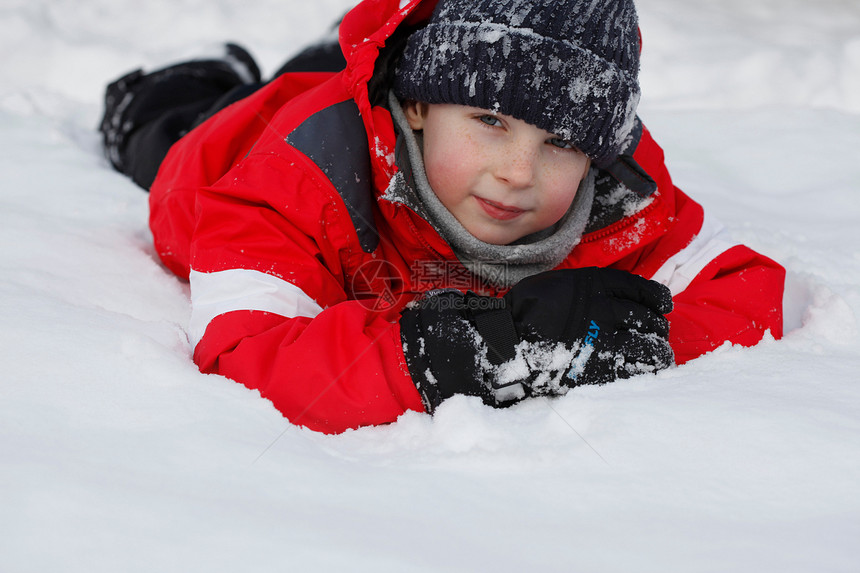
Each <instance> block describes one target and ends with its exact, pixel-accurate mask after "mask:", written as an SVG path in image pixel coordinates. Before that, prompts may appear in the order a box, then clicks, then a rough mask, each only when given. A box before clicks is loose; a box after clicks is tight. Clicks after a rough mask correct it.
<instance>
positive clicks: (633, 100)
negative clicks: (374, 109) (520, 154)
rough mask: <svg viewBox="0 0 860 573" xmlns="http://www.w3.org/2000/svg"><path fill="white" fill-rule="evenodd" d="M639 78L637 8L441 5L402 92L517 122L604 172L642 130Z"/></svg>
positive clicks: (553, 3)
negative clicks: (637, 125)
mask: <svg viewBox="0 0 860 573" xmlns="http://www.w3.org/2000/svg"><path fill="white" fill-rule="evenodd" d="M638 72H639V31H638V20H637V16H636V10H635V8H634V6H633V1H632V0H440V1H439V4H438V5H437V6H436V8H435V10H434V12H433V15H432V17H431V18H430V21H429V23H428V24H427V25H426V26H425V27H424V28H421V29H419V30H417V31H416V32H414V33H413V34H412V35H411V36H410V37H409V40H408V41H407V44H406V48H405V50H404V52H403V56H402V58H401V60H400V63H399V65H398V68H397V71H396V77H395V82H394V92H395V94H396V95H397V97H398V98H400V99H401V100H405V99H412V100H417V101H422V102H426V103H454V104H461V105H467V106H472V107H478V108H482V109H487V110H491V111H495V112H498V113H502V114H505V115H510V116H513V117H516V118H518V119H521V120H523V121H526V122H528V123H530V124H532V125H535V126H537V127H539V128H541V129H544V130H546V131H548V132H550V133H554V134H556V135H558V136H560V137H561V138H563V139H565V140H568V141H570V142H571V143H573V144H574V145H576V146H577V147H578V148H579V149H580V150H581V151H582V152H583V153H585V154H586V155H588V156H589V157H591V158H592V159H593V160H594V161H595V163H597V164H598V165H604V164H607V163H609V162H611V160H612V159H614V158H615V157H616V156H617V155H618V153H619V151H620V149H621V148H622V147H623V144H624V141H625V139H626V138H627V136H628V135H629V133H630V131H631V129H632V127H633V123H634V119H635V116H636V106H637V105H638V103H639V82H638Z"/></svg>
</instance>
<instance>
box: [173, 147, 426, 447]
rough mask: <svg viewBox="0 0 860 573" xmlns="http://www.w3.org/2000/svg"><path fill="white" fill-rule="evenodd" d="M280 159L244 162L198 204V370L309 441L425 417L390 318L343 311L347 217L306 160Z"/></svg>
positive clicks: (194, 331) (346, 307) (364, 308)
mask: <svg viewBox="0 0 860 573" xmlns="http://www.w3.org/2000/svg"><path fill="white" fill-rule="evenodd" d="M287 153H289V150H285V151H284V154H283V155H262V154H260V155H252V156H250V157H248V158H246V159H245V160H244V161H243V162H242V163H240V164H239V165H238V166H237V167H236V168H234V169H233V170H232V171H231V172H230V173H228V175H227V176H225V177H224V178H222V180H221V181H219V182H218V183H217V184H216V185H214V186H212V187H210V188H207V189H204V190H202V191H201V192H200V193H199V195H198V201H197V217H196V219H197V226H196V228H195V232H194V236H193V239H192V245H191V257H192V263H191V267H192V270H191V277H190V280H191V292H192V325H191V329H190V331H191V337H192V339H194V340H193V341H192V342H196V345H195V350H194V360H195V362H196V363H197V364H198V366H199V367H200V369H201V370H202V371H204V372H211V373H217V374H221V375H224V376H227V377H229V378H231V379H233V380H236V381H238V382H241V383H242V384H244V385H245V386H247V387H248V388H252V389H257V390H259V391H260V393H261V394H262V396H263V397H265V398H268V399H269V400H271V401H272V403H273V404H274V405H275V407H276V408H277V409H278V410H279V411H281V412H282V413H283V414H284V416H285V417H287V418H288V419H289V420H290V421H291V422H293V423H295V424H300V425H303V426H307V427H308V428H310V429H312V430H316V431H322V432H328V433H334V432H342V431H344V430H347V429H350V428H357V427H359V426H364V425H377V424H383V423H387V422H392V421H394V420H395V419H397V417H398V416H400V415H401V414H402V413H404V412H405V411H407V410H417V411H423V410H424V408H423V405H422V402H421V398H420V395H419V394H418V391H417V390H416V389H415V386H414V384H413V383H412V379H411V377H410V376H409V372H408V369H407V368H406V364H405V359H404V357H403V350H402V345H401V342H400V329H399V323H398V322H397V319H398V318H399V314H395V315H392V314H391V313H390V312H389V313H385V312H380V311H377V310H374V309H373V308H370V305H368V304H367V302H366V301H362V302H358V301H355V300H349V297H348V294H347V288H346V287H345V285H344V276H346V275H347V272H346V266H347V265H348V264H349V260H350V257H351V256H352V253H353V252H354V250H355V249H356V248H357V239H356V238H355V235H354V233H355V231H354V226H353V225H352V223H351V222H350V220H349V216H348V214H347V212H346V209H344V208H343V206H342V203H339V202H338V201H339V196H338V195H337V194H336V192H334V190H333V189H330V188H327V187H326V185H327V184H328V182H327V180H326V179H325V178H324V176H322V175H320V174H318V173H315V172H314V169H315V167H314V166H313V165H312V164H310V162H309V161H308V160H307V159H306V158H305V157H304V156H303V155H301V154H299V153H297V152H296V153H293V154H292V155H289V156H287V155H286V154H287ZM359 248H360V247H359Z"/></svg>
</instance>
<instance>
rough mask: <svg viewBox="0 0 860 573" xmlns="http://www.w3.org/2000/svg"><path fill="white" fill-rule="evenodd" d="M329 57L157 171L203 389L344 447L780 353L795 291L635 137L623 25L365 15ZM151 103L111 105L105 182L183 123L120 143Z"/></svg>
mask: <svg viewBox="0 0 860 573" xmlns="http://www.w3.org/2000/svg"><path fill="white" fill-rule="evenodd" d="M339 33H340V46H341V47H342V48H343V53H344V56H345V68H344V69H343V70H342V71H340V72H337V73H334V72H289V73H285V74H282V75H279V76H278V77H276V78H275V79H274V80H272V81H271V82H269V83H268V84H267V85H265V86H263V87H261V88H260V89H257V90H256V91H254V92H253V93H252V94H251V95H247V96H246V97H244V98H243V99H241V100H240V101H238V102H237V103H234V104H233V105H231V106H229V107H227V108H226V109H223V111H221V112H219V113H217V114H215V115H214V116H213V117H211V118H209V119H208V120H206V121H205V122H203V123H202V124H201V125H199V126H198V127H196V128H195V129H193V130H192V131H191V132H190V133H188V134H187V135H184V136H182V138H181V139H179V142H178V143H176V144H175V145H173V146H172V147H171V148H170V152H169V153H168V155H167V157H166V158H165V159H164V161H163V162H161V161H160V158H159V159H158V163H159V164H160V169H159V171H158V175H157V177H156V178H155V181H154V183H153V184H152V187H151V195H150V206H151V217H150V226H151V228H152V231H153V235H154V239H155V243H156V249H157V251H158V253H159V256H160V257H161V258H162V260H163V261H164V263H165V264H166V265H167V266H168V267H169V268H171V269H172V270H173V271H174V272H175V273H176V274H177V275H179V276H181V277H188V278H189V280H190V282H191V297H192V301H191V303H192V317H191V325H190V328H189V336H190V338H191V342H192V344H193V347H194V360H195V362H196V363H197V364H198V365H199V367H200V369H201V370H202V371H204V372H211V373H218V374H222V375H225V376H227V377H230V378H233V379H235V380H237V381H240V382H242V383H243V384H245V385H246V386H248V387H250V388H256V389H259V390H260V392H261V394H262V395H263V396H264V397H266V398H268V399H270V400H271V401H272V402H273V403H274V404H275V406H276V407H277V408H278V409H279V410H280V411H281V412H282V413H283V414H284V415H285V416H286V417H287V418H288V419H290V420H291V421H292V422H293V423H296V424H301V425H304V426H307V427H309V428H311V429H314V430H318V431H324V432H340V431H343V430H345V429H348V428H355V427H358V426H362V425H371V424H382V423H387V422H391V421H393V420H395V419H396V418H397V417H398V416H399V415H400V414H402V413H403V412H404V411H406V410H410V409H412V410H418V411H428V412H431V413H432V411H433V410H434V409H435V408H436V407H437V406H438V405H439V403H440V402H442V401H443V400H445V399H446V398H448V397H450V396H453V395H455V394H466V395H473V396H479V397H481V399H483V400H484V402H486V403H487V404H490V405H493V406H506V405H509V404H513V403H516V402H517V401H519V400H522V399H525V398H528V397H529V396H536V395H557V394H563V393H564V392H566V391H567V390H568V389H569V388H570V387H573V386H576V385H580V384H598V383H604V382H609V381H612V380H615V379H617V378H626V377H629V376H633V375H636V374H640V373H644V372H655V371H657V370H660V369H663V368H666V367H669V366H670V365H672V364H673V363H682V362H685V361H687V360H690V359H691V358H694V357H696V356H699V355H701V354H703V353H705V352H708V351H710V350H712V349H714V348H716V347H717V346H719V345H721V344H722V343H724V342H726V341H730V342H732V343H739V344H747V345H751V344H755V343H756V342H758V341H759V340H760V339H761V337H762V336H763V334H764V333H765V332H766V331H770V332H771V334H772V335H773V336H775V337H779V336H781V328H782V317H781V306H782V305H781V300H782V285H783V280H784V271H783V269H782V268H781V267H780V266H779V265H778V264H776V263H774V262H773V261H771V260H769V259H767V258H765V257H763V256H761V255H759V254H757V253H754V252H753V251H751V250H750V249H748V248H746V247H744V246H741V245H736V244H733V243H730V242H728V241H727V240H726V239H725V238H723V235H722V234H721V233H720V231H719V226H718V225H717V224H715V223H714V222H713V221H711V220H710V219H709V218H708V217H706V216H705V215H704V213H703V211H702V209H701V207H700V206H699V205H697V204H696V203H694V202H693V201H691V200H690V199H689V198H688V197H687V196H686V195H684V194H683V193H682V192H681V191H680V190H678V189H677V188H675V187H674V185H673V184H672V181H671V178H670V177H669V174H668V173H667V171H666V169H665V166H664V165H663V160H662V151H661V150H660V148H659V147H657V145H656V143H655V142H654V140H653V139H652V138H651V136H650V134H649V132H648V131H647V129H645V128H644V126H643V125H642V123H641V122H640V121H639V119H638V118H637V116H636V106H637V103H638V100H639V85H638V79H637V75H638V65H639V36H638V26H637V18H636V13H635V10H634V7H633V5H632V2H631V1H630V0H620V1H619V0H589V1H585V0H474V1H472V0H440V1H439V3H438V5H437V4H436V2H434V1H433V0H415V1H413V2H411V3H409V4H408V5H405V6H403V7H401V6H400V5H399V2H398V1H397V0H365V1H364V2H362V3H361V4H359V5H358V6H357V7H356V8H355V9H354V10H352V11H351V12H350V13H349V14H347V15H346V16H345V17H344V19H343V21H342V23H341V25H340V29H339ZM231 49H232V53H231V56H230V57H229V58H227V59H225V60H224V62H225V63H226V64H229V65H230V67H231V69H233V70H234V72H235V70H237V69H240V70H244V71H245V72H247V71H248V70H251V69H252V67H251V63H252V61H251V62H250V63H249V57H247V54H244V53H243V52H240V51H237V50H236V48H235V47H233V48H231ZM210 65H215V67H217V62H216V63H215V64H211V63H210ZM178 69H179V70H180V72H181V69H182V68H178ZM224 69H226V68H224ZM174 72H176V69H174ZM174 72H171V73H168V74H164V73H163V72H162V77H163V76H168V77H173V78H174V79H175V75H176V74H175V73H174ZM177 73H178V72H177ZM195 74H196V75H197V76H199V74H197V72H195V73H193V74H190V75H192V76H194V75H195ZM238 75H242V74H238V72H236V73H234V76H238ZM244 75H246V76H247V75H249V74H247V73H246V74H244ZM250 76H252V77H251V80H252V81H254V80H258V79H259V77H258V76H259V74H256V77H253V76H254V74H253V73H251V74H250ZM152 77H155V74H153V76H152ZM198 79H199V78H198ZM121 81H122V80H121ZM234 83H235V84H236V86H237V87H235V88H234V87H233V86H226V87H222V90H223V93H224V94H226V95H222V96H220V97H221V98H222V99H223V98H227V99H228V100H231V99H235V95H234V94H233V92H230V93H228V92H229V91H230V89H235V90H242V89H245V90H248V91H253V90H254V89H256V87H257V86H256V85H254V84H248V83H242V82H241V81H237V82H234ZM249 85H251V86H252V88H251V89H250V90H249V89H248V86H249ZM136 86H138V87H136ZM140 86H142V87H140ZM147 86H148V87H147ZM153 86H156V87H157V82H155V81H154V80H150V81H149V83H147V81H146V79H145V78H144V79H143V80H141V79H140V78H138V77H134V78H130V79H128V80H127V81H126V82H125V84H124V85H117V84H114V85H112V86H111V88H109V91H108V99H109V100H112V101H113V102H114V105H110V102H109V105H108V110H107V112H106V115H105V123H104V124H103V125H105V126H108V128H107V129H103V131H104V132H105V134H106V143H107V149H108V151H109V155H110V156H111V157H112V158H113V160H114V163H115V164H118V165H119V166H123V165H127V164H128V161H129V160H130V157H131V156H132V155H134V152H133V151H129V149H134V148H135V145H132V144H131V143H129V142H132V141H144V140H147V139H148V138H141V137H138V138H137V140H136V139H135V137H134V135H135V134H134V131H135V130H137V134H138V135H140V134H141V133H144V132H145V130H146V129H147V127H145V126H152V125H154V124H155V123H157V122H159V121H161V122H162V123H163V117H168V116H170V117H175V114H174V115H173V116H172V115H171V113H172V112H171V113H166V114H163V116H159V117H158V118H157V119H152V118H149V119H147V120H146V121H142V120H138V121H134V117H133V116H134V115H135V114H134V113H131V111H130V110H134V109H136V108H137V109H140V108H141V107H145V106H142V105H138V106H137V107H136V106H135V99H137V101H138V102H141V101H144V100H145V99H146V98H144V97H142V96H141V93H143V92H145V91H147V90H148V91H150V92H153V91H157V90H156V89H155V88H154V87H153ZM135 90H137V93H135ZM242 95H245V94H242ZM217 100H218V98H214V97H212V96H210V99H209V100H207V101H205V102H203V103H199V104H197V107H196V108H195V111H194V113H200V111H202V110H203V109H206V107H212V106H214V107H215V108H219V107H221V105H222V104H221V103H220V102H218V101H217ZM117 101H120V102H124V105H122V106H119V107H120V108H121V109H120V110H119V111H117V110H116V109H115V108H116V107H117V106H116V104H115V102H117ZM200 101H201V102H202V101H203V98H200ZM150 115H153V114H150ZM154 115H157V114H154ZM184 117H185V118H186V119H185V121H186V122H187V123H190V122H188V121H187V118H188V117H189V116H188V114H186V115H185V116H184ZM110 126H113V127H114V128H116V127H117V126H123V129H119V130H117V129H110ZM139 126H144V127H139ZM125 128H128V129H125ZM164 131H165V130H162V132H164ZM174 133H175V134H176V136H177V137H178V136H180V135H182V130H178V131H177V130H174ZM111 134H112V137H108V136H109V135H111ZM150 140H151V139H150ZM140 147H141V146H140V145H139V144H138V145H137V146H136V148H140ZM126 172H128V170H126ZM649 279H650V280H649ZM673 303H674V310H673ZM667 318H668V320H667ZM670 323H671V329H670V328H669V324H670Z"/></svg>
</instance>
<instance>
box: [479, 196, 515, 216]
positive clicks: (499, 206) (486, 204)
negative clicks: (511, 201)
mask: <svg viewBox="0 0 860 573" xmlns="http://www.w3.org/2000/svg"><path fill="white" fill-rule="evenodd" d="M476 199H477V200H478V204H479V205H480V206H481V207H483V209H484V212H486V213H487V215H489V216H490V217H492V218H493V219H498V220H500V221H509V220H511V219H515V218H517V217H519V216H520V215H522V214H523V213H525V212H526V211H525V209H519V208H517V207H512V206H511V205H505V204H504V203H497V202H496V201H490V200H489V199H482V198H480V197H476Z"/></svg>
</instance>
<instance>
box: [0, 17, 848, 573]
mask: <svg viewBox="0 0 860 573" xmlns="http://www.w3.org/2000/svg"><path fill="white" fill-rule="evenodd" d="M348 5H349V2H348V1H347V0H316V1H315V2H299V1H297V0H294V1H292V2H284V1H283V0H277V1H276V0H254V2H251V3H248V2H240V1H239V0H207V1H205V2H204V1H202V0H147V1H146V2H134V3H133V2H132V1H131V0H3V2H2V5H0V53H2V54H3V58H2V61H0V69H2V78H3V80H2V83H0V173H2V178H0V185H2V187H0V237H2V241H0V268H2V271H1V272H2V275H0V305H2V307H0V308H2V310H0V320H2V322H0V364H2V366H0V368H2V386H0V413H2V415H0V571H2V572H4V573H9V572H12V573H22V572H45V571H86V572H102V571H111V572H115V571H123V572H135V571H146V572H153V571H170V572H173V571H177V572H179V571H182V572H184V571H255V572H256V571H304V570H322V571H398V572H400V571H442V570H444V571H527V570H528V571H583V572H603V571H625V572H631V571H637V572H638V571H661V572H663V571H685V572H686V571H750V572H757V573H759V572H763V571H779V572H781V573H787V572H795V571H809V572H812V571H814V572H821V571H845V572H847V571H858V570H860V543H858V540H860V374H858V373H860V336H858V324H857V317H858V315H860V230H858V229H860V226H858V221H860V194H858V192H860V158H858V149H860V4H858V3H857V2H856V0H709V1H708V2H689V1H687V0H641V1H640V2H639V7H640V13H641V24H642V29H643V34H644V40H645V42H644V44H645V47H644V53H643V64H642V65H643V72H642V84H643V101H642V106H641V108H640V110H641V115H642V116H643V118H644V121H645V123H646V124H647V125H648V126H649V127H650V128H651V130H652V132H653V133H654V134H655V137H656V138H657V139H658V141H660V142H661V144H662V146H663V147H664V148H665V150H666V152H667V157H668V162H669V166H670V168H671V170H672V172H673V175H674V177H675V179H676V182H677V184H678V185H679V186H680V187H682V188H683V189H685V190H686V191H688V192H689V193H691V194H692V195H693V196H694V197H696V198H697V199H698V200H700V201H701V202H702V203H704V205H705V206H706V208H707V209H708V210H709V211H710V212H711V213H713V214H714V215H716V216H717V217H719V218H720V219H722V220H723V222H724V223H725V224H726V225H727V227H728V228H729V230H730V231H731V232H732V233H733V235H734V236H735V237H736V238H738V239H740V240H742V241H744V242H746V243H747V244H749V245H751V246H752V247H754V248H756V249H758V250H760V251H761V252H763V253H765V254H768V255H770V256H772V257H774V258H776V259H777V260H779V261H781V262H782V263H784V264H785V266H786V267H787V269H788V273H789V277H788V285H789V291H788V294H787V296H786V313H787V315H786V326H787V330H788V333H787V335H786V337H785V338H784V339H783V340H781V341H773V340H769V341H766V342H764V343H763V344H761V345H759V346H757V347H755V348H752V349H744V348H732V347H724V348H721V349H719V350H718V351H716V352H714V353H712V354H710V355H707V356H704V357H702V358H700V359H698V360H695V361H693V362H691V363H689V364H687V365H685V366H683V367H680V368H677V369H673V370H670V371H666V372H662V373H660V374H659V375H656V376H650V375H649V376H642V377H638V378H636V379H632V380H629V381H624V382H618V383H615V384H612V385H608V386H604V387H590V388H579V389H576V390H574V391H571V392H570V393H569V394H567V395H566V396H564V397H562V398H559V399H556V400H544V399H540V400H535V401H531V402H528V403H523V404H521V405H519V406H517V407H514V408H511V409H508V410H501V411H497V410H493V409H490V408H486V407H484V406H482V405H481V404H480V403H479V402H478V401H477V400H474V399H467V398H459V399H452V400H450V401H448V402H446V403H445V404H443V405H442V407H440V408H439V411H438V414H437V415H436V416H435V417H434V418H430V417H428V416H425V415H419V414H409V415H406V416H404V417H403V418H402V419H401V420H399V421H398V422H397V423H396V424H392V425H390V426H386V427H379V428H368V429H362V430H360V431H355V432H349V433H347V434H344V435H341V436H324V435H320V434H315V433H313V432H310V431H308V430H304V429H301V428H297V427H293V426H291V425H290V424H288V423H287V422H286V421H285V420H284V419H283V418H282V417H281V416H280V415H279V414H278V413H277V412H276V411H275V410H274V408H273V407H272V406H271V405H270V404H269V403H268V402H266V401H265V400H263V399H261V398H260V397H259V396H258V395H257V394H256V393H254V392H251V391H249V390H247V389H245V388H244V387H243V386H241V385H239V384H236V383H234V382H231V381H229V380H226V379H224V378H221V377H217V376H205V375H202V374H200V373H199V372H198V371H197V370H196V368H195V367H194V365H193V364H192V363H191V361H190V358H189V347H188V343H187V338H186V333H185V325H186V324H187V321H188V316H189V308H188V292H187V288H186V286H185V285H184V284H182V283H181V282H179V281H178V280H176V279H174V278H173V277H172V276H171V275H170V274H169V273H168V272H167V271H166V270H165V269H164V268H162V267H161V266H160V265H159V263H158V262H157V260H156V258H155V256H154V253H153V250H152V247H151V245H150V236H149V232H148V230H147V226H146V217H147V205H146V196H145V194H144V193H142V192H141V191H139V190H138V189H137V188H135V187H134V186H133V185H132V184H131V183H130V182H129V181H127V180H125V179H124V178H123V177H121V176H119V175H117V174H115V173H113V172H112V171H111V170H110V169H109V168H108V167H107V165H106V163H105V161H104V160H103V159H102V158H101V155H100V151H99V146H98V139H97V137H96V135H95V133H94V130H93V128H94V126H95V125H96V123H97V121H98V118H99V114H100V98H101V96H102V90H103V87H104V85H105V84H106V83H107V82H108V81H109V80H111V79H113V78H115V77H116V76H118V75H119V74H121V73H123V72H125V71H126V70H128V69H129V68H131V67H133V66H137V65H145V66H152V65H156V64H158V63H161V62H167V61H171V60H173V59H176V58H178V57H181V56H185V55H188V54H193V53H195V52H199V51H201V50H202V49H203V48H204V47H205V46H206V45H209V44H212V43H214V42H219V41H222V40H225V39H232V40H237V41H240V42H242V43H244V44H246V45H247V46H248V47H249V48H250V49H251V50H252V52H254V53H255V54H256V55H257V56H258V57H259V59H260V61H261V62H262V64H263V67H264V68H265V70H266V71H269V72H271V71H273V70H274V69H276V67H277V65H278V64H279V63H280V62H281V60H282V59H283V58H284V57H285V56H287V55H288V54H290V53H291V52H293V51H294V50H297V49H298V48H299V47H300V46H301V45H302V43H304V42H306V41H308V40H310V39H312V38H313V37H314V36H315V35H316V34H317V33H322V32H323V30H324V29H325V27H326V26H327V25H328V23H329V22H330V20H331V19H332V17H333V16H334V15H336V14H338V13H339V12H341V11H342V10H343V9H345V8H346V7H348ZM309 359H311V360H312V359H322V357H309Z"/></svg>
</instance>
